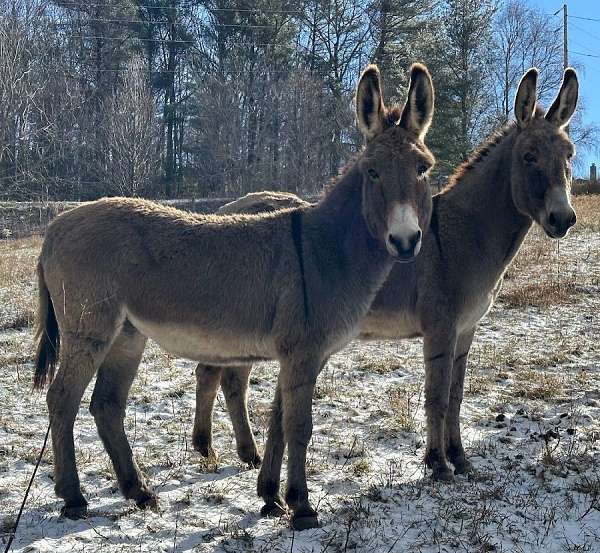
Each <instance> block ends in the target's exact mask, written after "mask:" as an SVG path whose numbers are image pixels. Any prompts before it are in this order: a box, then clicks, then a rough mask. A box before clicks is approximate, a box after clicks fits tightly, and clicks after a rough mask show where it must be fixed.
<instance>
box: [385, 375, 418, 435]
mask: <svg viewBox="0 0 600 553" xmlns="http://www.w3.org/2000/svg"><path fill="white" fill-rule="evenodd" d="M422 392H423V389H422V386H421V384H416V383H415V384H405V385H401V386H394V387H392V388H390V390H389V401H390V409H391V410H390V418H391V420H392V424H393V426H394V427H395V428H397V429H398V430H402V431H403V432H416V431H417V429H418V425H417V411H418V409H419V404H420V403H421V396H422Z"/></svg>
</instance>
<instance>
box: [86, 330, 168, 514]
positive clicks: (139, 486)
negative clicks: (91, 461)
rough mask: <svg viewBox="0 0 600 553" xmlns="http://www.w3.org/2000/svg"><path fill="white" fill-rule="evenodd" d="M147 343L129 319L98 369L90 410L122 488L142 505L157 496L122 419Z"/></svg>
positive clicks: (150, 502)
mask: <svg viewBox="0 0 600 553" xmlns="http://www.w3.org/2000/svg"><path fill="white" fill-rule="evenodd" d="M145 345H146V337H145V336H143V335H142V334H140V333H139V332H138V331H137V330H136V329H135V328H134V327H133V326H132V325H131V324H130V323H129V322H127V321H126V322H125V325H124V327H123V330H122V331H121V333H120V334H119V336H118V337H117V338H116V339H115V341H114V343H113V345H112V347H111V348H110V351H109V352H108V354H107V355H106V358H105V359H104V361H103V363H102V365H101V366H100V369H99V370H98V379H97V380H96V386H95V387H94V393H93V394H92V401H91V403H90V411H91V413H92V415H93V416H94V419H95V420H96V426H97V428H98V433H99V434H100V438H101V439H102V442H103V444H104V447H105V449H106V451H107V452H108V455H109V456H110V459H111V461H112V464H113V467H114V470H115V473H116V475H117V480H118V482H119V488H120V489H121V492H122V493H123V495H124V496H125V497H126V498H127V499H133V500H134V501H135V502H136V503H137V505H138V507H141V508H145V507H153V506H155V505H156V496H155V495H154V493H153V492H152V491H151V490H150V489H149V487H148V485H147V484H146V482H145V479H144V477H143V476H142V474H141V472H140V470H139V468H138V467H137V465H136V463H135V460H134V459H133V454H132V451H131V447H130V445H129V442H128V441H127V436H126V435H125V429H124V428H123V421H124V419H125V405H126V402H127V396H128V395H129V389H130V388H131V385H132V383H133V379H134V378H135V375H136V373H137V370H138V366H139V364H140V360H141V358H142V353H143V352H144V346H145Z"/></svg>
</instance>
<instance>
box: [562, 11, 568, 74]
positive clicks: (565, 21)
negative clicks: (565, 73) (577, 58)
mask: <svg viewBox="0 0 600 553" xmlns="http://www.w3.org/2000/svg"><path fill="white" fill-rule="evenodd" d="M568 32H569V25H568V14H567V4H566V3H565V4H563V69H566V68H567V67H569V36H568Z"/></svg>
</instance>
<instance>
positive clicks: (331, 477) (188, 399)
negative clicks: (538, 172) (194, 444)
mask: <svg viewBox="0 0 600 553" xmlns="http://www.w3.org/2000/svg"><path fill="white" fill-rule="evenodd" d="M35 247H37V245H36V246H35ZM2 259H3V258H2V257H0V263H2ZM4 259H5V258H4ZM5 270H6V266H5ZM0 272H1V270H0ZM531 284H535V286H534V287H533V288H532V287H531V286H530V285H531ZM539 290H545V292H544V293H543V294H540V293H539ZM599 292H600V232H598V229H597V228H596V229H594V230H592V228H589V227H588V228H586V227H585V226H584V227H583V228H581V229H579V230H577V231H576V232H574V233H573V234H572V235H571V236H570V237H569V238H567V239H565V240H563V241H561V243H560V246H559V247H558V246H557V244H556V242H550V241H548V240H546V239H543V238H541V237H540V235H539V233H535V234H534V236H531V237H530V239H528V242H527V245H526V248H525V251H524V252H523V255H521V256H520V258H519V260H518V261H517V263H516V265H515V267H514V268H513V269H511V271H510V273H509V275H508V278H507V281H506V282H505V285H504V291H503V295H502V300H501V301H500V302H499V303H498V304H497V305H496V306H495V307H494V309H493V311H492V312H491V313H490V315H489V316H488V317H487V318H486V319H485V321H484V322H483V323H482V324H481V327H480V329H479V332H478V334H477V336H476V339H475V343H474V347H473V350H472V355H471V358H470V368H469V372H468V382H467V384H466V388H465V389H466V393H465V401H464V404H463V417H462V421H463V435H464V438H465V441H466V447H467V451H468V452H469V454H470V455H471V459H472V460H473V462H474V464H475V472H474V473H473V474H471V475H469V476H468V477H458V478H456V481H455V482H453V483H436V482H432V481H431V479H430V478H429V476H428V474H427V473H426V472H425V470H424V466H423V462H422V461H423V453H424V437H425V433H424V417H423V397H422V382H423V369H422V354H421V343H420V341H419V340H412V341H404V342H374V343H360V342H353V343H352V344H350V345H349V346H348V347H347V348H346V349H345V350H344V351H343V352H341V353H339V354H338V355H336V356H335V357H333V358H332V359H331V361H330V363H329V364H328V366H327V367H326V369H325V370H324V372H323V373H322V374H321V376H320V378H319V383H318V389H317V391H316V394H315V401H314V414H315V415H314V420H315V430H314V434H313V439H312V443H311V445H310V448H309V456H308V473H309V487H310V495H311V499H312V501H313V503H314V505H315V506H317V508H318V510H319V514H320V520H321V523H322V527H321V528H319V529H316V530H307V531H304V532H296V533H294V532H292V530H291V529H290V528H289V520H287V519H286V518H285V517H284V518H281V519H262V518H260V516H259V514H258V512H259V509H260V507H261V506H262V503H261V501H260V499H259V498H258V497H256V493H255V487H256V476H257V473H258V471H257V470H256V469H248V468H247V467H246V466H244V465H243V464H242V463H241V462H240V461H239V460H238V459H237V456H236V453H235V444H234V441H233V434H232V431H231V424H230V422H229V419H228V417H227V413H226V410H225V406H224V401H223V399H222V397H221V396H219V399H218V402H217V408H216V413H215V447H216V449H217V451H218V453H219V455H220V459H219V461H218V464H217V465H216V466H214V465H208V464H207V463H206V461H205V460H204V459H202V458H201V457H200V456H199V454H197V453H196V452H195V451H193V450H192V448H191V445H190V440H191V438H190V433H191V422H192V417H193V412H194V363H192V362H190V361H185V360H181V359H177V358H174V357H171V356H169V355H167V354H165V353H164V352H162V351H161V350H160V349H159V348H158V347H156V346H155V345H150V346H149V347H148V348H147V351H146V354H145V357H144V361H143V364H142V366H141V368H140V372H139V375H138V378H137V380H136V382H135V384H134V387H133V389H132V393H131V396H130V400H129V404H128V412H127V419H126V425H127V431H128V435H129V437H130V440H131V442H132V444H133V449H134V453H135V456H136V458H137V460H138V462H139V464H140V466H141V467H142V468H143V470H144V472H145V473H146V474H147V475H148V476H149V478H150V480H151V482H152V484H153V486H154V488H155V490H156V491H157V492H158V494H159V498H160V506H159V509H158V511H139V510H137V509H136V508H135V506H134V505H133V504H130V503H128V502H126V501H125V500H124V499H123V498H122V496H121V495H120V494H119V492H118V489H117V486H116V482H115V479H114V476H113V474H112V469H111V467H110V463H109V460H108V457H107V455H106V453H105V452H104V450H103V448H102V445H101V443H100V440H99V438H98V436H97V433H96V429H95V426H94V422H93V419H92V417H91V415H90V413H89V410H88V407H89V401H90V395H91V386H90V390H88V392H87V393H86V396H85V398H84V401H83V403H82V408H81V411H80V414H79V417H78V419H77V421H76V425H75V436H76V448H77V451H78V463H79V473H80V477H81V480H82V484H83V488H84V493H85V495H86V496H87V498H88V500H89V502H90V508H91V509H90V516H89V518H87V519H86V520H82V521H70V520H67V519H62V518H60V517H59V509H60V506H61V502H60V501H59V500H58V499H57V498H56V496H55V495H54V491H53V487H52V479H51V475H52V466H51V462H52V455H51V452H50V451H47V452H46V454H45V456H44V459H43V462H42V464H41V466H40V470H39V473H38V475H37V478H36V480H35V482H34V484H33V487H32V490H31V495H30V498H29V501H28V503H27V508H26V511H25V515H24V517H23V519H22V520H21V524H20V526H19V529H18V532H17V536H16V539H15V542H14V544H13V550H14V551H47V552H66V551H81V552H83V551H85V552H95V551H148V552H160V551H173V550H175V551H256V552H259V551H260V552H271V551H273V552H277V551H282V552H283V551H286V552H289V551H296V552H310V551H314V552H317V551H328V552H338V551H340V552H341V551H364V552H381V553H388V552H393V551H397V552H421V551H422V552H432V553H433V552H440V551H463V552H464V551H466V552H480V551H481V552H484V551H500V552H509V551H510V552H540V551H544V552H548V553H550V552H554V551H556V552H559V551H600V324H599V323H600V316H599V310H600V295H599ZM10 297H12V296H11V294H8V295H7V294H6V293H5V294H4V295H2V294H1V292H0V298H4V304H3V305H4V307H2V306H0V310H2V309H8V307H7V305H9V304H10ZM5 315H6V313H5ZM4 318H5V319H6V316H5V317H4ZM0 319H1V317H0ZM31 339H32V337H31V329H30V328H23V329H21V330H14V329H8V330H5V331H4V332H0V543H2V539H4V543H5V541H6V539H7V537H8V533H9V531H10V529H11V528H12V524H13V522H14V518H15V516H16V513H17V511H18V508H19V505H20V502H21V500H22V497H23V493H24V491H25V488H26V486H27V482H28V479H29V477H30V475H31V472H32V469H33V466H34V464H35V460H36V457H37V455H38V452H39V449H40V447H41V445H42V442H43V438H44V434H45V432H46V428H47V413H46V405H45V398H44V395H43V394H40V393H37V392H36V393H34V392H32V391H31V376H32V345H31ZM276 374H277V366H276V364H275V363H262V364H260V365H259V366H257V368H256V369H255V371H254V372H253V375H252V379H251V392H250V411H251V415H252V422H253V425H254V428H255V429H256V432H257V440H258V442H259V444H260V445H261V446H262V444H264V438H265V431H266V421H267V417H268V410H269V403H270V400H271V398H272V395H273V389H274V382H275V378H276Z"/></svg>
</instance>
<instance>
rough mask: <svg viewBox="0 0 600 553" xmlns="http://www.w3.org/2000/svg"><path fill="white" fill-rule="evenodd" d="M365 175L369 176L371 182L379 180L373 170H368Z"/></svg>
mask: <svg viewBox="0 0 600 553" xmlns="http://www.w3.org/2000/svg"><path fill="white" fill-rule="evenodd" d="M367 173H369V176H370V177H371V178H372V179H373V180H377V179H378V178H379V175H378V174H377V171H375V169H368V170H367Z"/></svg>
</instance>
